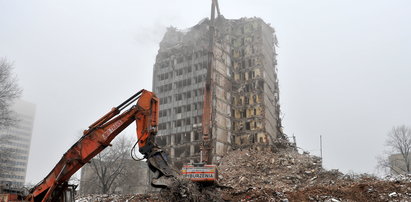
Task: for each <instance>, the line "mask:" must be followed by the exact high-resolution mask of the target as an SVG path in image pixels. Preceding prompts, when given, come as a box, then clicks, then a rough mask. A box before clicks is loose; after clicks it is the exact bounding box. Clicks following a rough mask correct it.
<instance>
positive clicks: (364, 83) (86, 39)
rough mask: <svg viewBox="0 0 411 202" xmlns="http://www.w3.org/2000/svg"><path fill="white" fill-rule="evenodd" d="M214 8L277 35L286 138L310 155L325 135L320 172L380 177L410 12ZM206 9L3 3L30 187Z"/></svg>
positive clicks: (188, 4) (315, 5) (145, 82)
mask: <svg viewBox="0 0 411 202" xmlns="http://www.w3.org/2000/svg"><path fill="white" fill-rule="evenodd" d="M219 4H220V9H221V12H222V14H223V15H224V16H225V17H226V18H229V19H234V18H241V17H253V16H257V17H261V18H262V19H263V20H264V21H266V22H268V23H270V24H271V25H272V26H273V27H274V28H275V30H276V35H277V38H278V41H279V48H278V70H279V82H280V103H281V110H282V113H283V115H284V119H283V126H284V131H285V133H286V134H287V135H289V136H292V135H295V136H296V140H297V144H298V146H299V147H301V148H302V149H304V150H306V151H309V152H310V153H312V154H315V155H319V154H320V153H319V136H320V135H321V136H322V138H323V158H324V166H325V167H326V168H327V169H334V168H335V169H340V170H341V171H343V172H349V171H354V172H357V173H361V172H368V173H376V170H375V166H376V156H377V155H379V154H381V153H382V152H383V150H384V149H385V148H384V140H385V137H386V134H387V132H388V131H389V130H390V129H391V128H392V127H393V126H395V125H400V124H408V125H411V107H410V103H411V93H410V92H411V79H409V78H410V76H411V68H410V67H411V62H410V61H411V60H410V59H409V58H410V56H411V39H410V36H411V26H410V25H411V12H410V10H411V2H410V1H407V0H395V1H385V0H363V1H353V0H347V1H329V0H312V1H303V0H291V1H270V0H259V1H246V0H221V1H220V2H219ZM209 11H210V1H205V0H204V1H189V0H181V1H166V0H157V1H144V2H143V1H120V2H118V1H97V0H91V1H80V0H72V1H64V2H63V1H52V0H40V1H19V0H14V1H12V0H0V57H6V58H7V59H8V60H10V61H13V62H14V67H15V73H16V74H17V75H18V78H19V83H20V85H21V87H22V88H23V89H24V92H23V96H22V99H24V100H27V101H29V102H33V103H35V104H36V105H37V109H36V119H35V124H34V131H33V136H32V144H31V148H30V157H29V164H28V172H27V179H26V182H27V183H37V182H38V181H40V180H41V179H42V178H44V177H45V176H46V175H47V174H48V172H50V170H51V169H52V168H53V166H54V165H55V164H56V163H57V161H58V160H59V159H60V158H61V156H62V155H63V153H64V152H65V151H66V150H67V149H68V148H69V147H70V146H71V145H72V144H73V143H74V142H75V141H76V140H77V138H78V136H79V134H80V133H81V131H82V130H84V129H86V128H87V126H89V125H90V124H91V123H92V122H94V121H95V120H96V119H98V118H99V117H100V116H102V115H103V114H105V113H106V112H107V111H108V110H110V109H111V107H113V106H116V105H117V104H119V103H121V102H122V101H123V100H125V99H127V98H128V97H129V96H130V95H132V94H134V93H135V92H136V91H138V90H140V89H142V88H144V89H148V90H151V85H152V71H153V64H154V62H155V56H156V53H157V51H158V48H159V42H160V40H161V38H162V36H163V34H164V33H165V31H166V27H168V26H174V27H177V28H179V29H184V28H188V27H191V26H193V25H195V24H196V23H197V22H199V21H200V20H201V19H203V18H204V17H208V16H209ZM134 127H135V126H131V127H130V128H131V129H129V130H127V131H126V132H125V134H124V135H127V136H134V135H135V134H134Z"/></svg>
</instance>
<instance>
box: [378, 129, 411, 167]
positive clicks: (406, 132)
mask: <svg viewBox="0 0 411 202" xmlns="http://www.w3.org/2000/svg"><path fill="white" fill-rule="evenodd" d="M386 146H388V147H389V148H390V150H389V151H387V152H385V155H383V156H381V157H378V167H379V168H388V169H390V171H391V172H393V173H395V174H401V173H407V174H409V173H411V128H409V127H407V126H405V125H402V126H397V127H393V128H392V130H391V131H390V132H389V133H388V138H387V140H386Z"/></svg>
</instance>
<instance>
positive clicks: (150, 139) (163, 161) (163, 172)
mask: <svg viewBox="0 0 411 202" xmlns="http://www.w3.org/2000/svg"><path fill="white" fill-rule="evenodd" d="M136 100H137V104H136V105H133V106H131V107H130V108H129V109H127V110H126V111H124V112H123V113H121V111H122V110H123V109H125V108H126V107H128V106H129V105H130V104H131V103H133V102H135V101H136ZM158 108H159V100H158V98H157V97H156V96H155V95H154V93H152V92H149V91H147V90H141V91H139V92H138V93H136V94H135V95H133V96H132V97H130V98H129V99H127V100H126V101H125V102H123V103H122V104H120V105H119V106H117V107H115V108H113V109H112V110H111V111H110V112H108V113H107V114H106V115H104V116H103V117H101V118H100V119H99V120H97V121H96V122H94V123H93V124H92V125H90V126H89V128H88V129H87V130H85V131H84V134H83V136H82V137H81V138H80V139H79V140H78V141H77V142H76V143H75V144H74V145H73V146H71V147H70V149H69V150H68V151H67V152H66V153H65V154H64V155H63V157H62V158H61V159H60V161H59V162H58V163H57V164H56V166H55V167H54V168H53V169H52V170H51V172H50V173H49V174H48V175H47V177H46V178H44V179H43V180H42V181H41V182H40V183H39V184H37V185H36V186H35V187H34V188H32V189H31V190H30V194H29V195H28V196H27V197H26V200H28V201H58V200H60V197H61V196H62V193H63V192H64V190H65V189H67V187H68V183H67V182H68V180H69V179H70V177H71V176H72V175H73V174H74V173H75V172H76V171H78V170H79V169H80V168H81V167H82V166H83V165H84V164H86V163H88V162H89V161H90V160H91V159H92V158H93V157H94V156H96V155H97V154H98V153H100V152H101V151H102V150H103V149H104V148H106V147H107V146H109V145H110V142H111V141H112V140H113V139H114V138H115V137H116V136H117V135H118V134H119V133H120V132H121V131H123V130H124V129H125V128H126V127H127V126H129V125H130V124H131V123H133V122H134V121H136V124H137V138H138V146H139V151H140V152H141V153H142V154H143V155H144V157H145V158H147V160H148V161H147V162H148V164H149V167H150V168H151V169H152V170H154V171H158V172H159V173H160V176H161V177H162V178H167V180H171V179H172V178H173V177H175V176H176V175H177V173H176V172H175V171H174V170H173V169H171V168H170V167H169V165H168V161H167V155H166V154H165V153H164V152H163V151H162V150H161V149H160V148H159V147H158V146H157V145H156V144H155V143H154V136H155V135H156V133H157V124H158V110H159V109H158ZM120 113H121V114H120ZM156 180H157V181H159V179H156ZM156 180H154V182H156ZM167 180H166V179H161V182H162V183H161V185H166V184H169V182H168V183H166V181H167Z"/></svg>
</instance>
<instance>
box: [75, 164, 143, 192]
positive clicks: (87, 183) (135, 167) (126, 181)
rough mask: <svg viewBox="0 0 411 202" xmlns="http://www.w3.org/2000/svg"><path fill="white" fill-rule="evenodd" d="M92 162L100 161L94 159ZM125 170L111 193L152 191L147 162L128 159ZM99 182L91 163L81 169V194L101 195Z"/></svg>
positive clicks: (114, 183)
mask: <svg viewBox="0 0 411 202" xmlns="http://www.w3.org/2000/svg"><path fill="white" fill-rule="evenodd" d="M92 161H98V160H95V159H93V160H92ZM126 164H127V165H126V166H125V169H126V171H125V172H124V173H123V174H121V175H120V176H119V177H118V179H117V180H115V181H114V182H113V185H112V186H111V189H110V190H109V193H119V194H144V193H147V192H149V191H150V189H151V186H150V182H149V175H150V174H149V169H148V166H147V162H145V161H135V160H132V159H127V161H126ZM100 190H101V189H100V188H99V181H98V176H97V173H96V172H95V170H94V168H93V166H92V164H91V163H88V164H86V165H84V166H83V167H82V168H81V179H80V194H82V195H86V194H100V193H101V191H100Z"/></svg>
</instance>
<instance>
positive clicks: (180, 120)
mask: <svg viewBox="0 0 411 202" xmlns="http://www.w3.org/2000/svg"><path fill="white" fill-rule="evenodd" d="M209 21H210V20H208V19H205V20H202V21H201V22H199V23H198V24H197V25H195V26H193V27H191V28H189V29H187V30H184V31H180V30H177V29H176V28H173V27H171V28H169V29H168V30H167V32H166V33H165V35H164V37H163V40H162V41H161V43H160V49H159V51H158V54H157V57H156V64H155V65H154V71H153V91H154V92H155V93H156V95H157V96H158V97H159V98H160V112H159V117H160V118H159V126H158V136H157V137H156V142H157V143H158V144H159V145H160V146H161V147H162V148H163V149H164V150H165V151H167V153H168V154H170V157H171V160H172V162H173V164H174V165H175V166H176V167H178V168H181V167H182V165H183V164H184V163H188V162H198V161H199V160H200V145H201V142H202V140H203V137H202V130H201V129H202V114H203V101H204V87H205V82H206V75H207V68H208V65H209V64H208V61H209V60H208V59H209V58H208V57H209ZM215 28H216V36H215V41H214V45H213V47H214V48H213V55H214V56H213V59H212V67H211V91H212V95H211V96H212V98H211V104H210V105H211V106H210V108H211V123H210V125H211V144H212V151H211V153H212V161H213V162H214V163H216V162H218V161H219V159H220V158H221V157H222V156H224V154H225V153H226V152H227V151H229V150H230V149H231V148H233V147H237V148H238V147H248V146H251V145H253V146H257V147H260V148H263V147H267V146H270V145H275V143H276V141H277V140H279V139H284V134H283V132H282V125H281V118H280V105H279V88H278V77H277V67H276V65H277V59H276V56H277V54H276V49H275V44H276V43H277V39H276V37H275V32H274V29H273V28H272V27H271V26H270V25H269V24H267V23H265V22H264V21H263V20H262V19H260V18H241V19H234V20H231V19H225V18H224V17H222V16H220V17H218V18H217V19H216V21H215Z"/></svg>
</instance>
